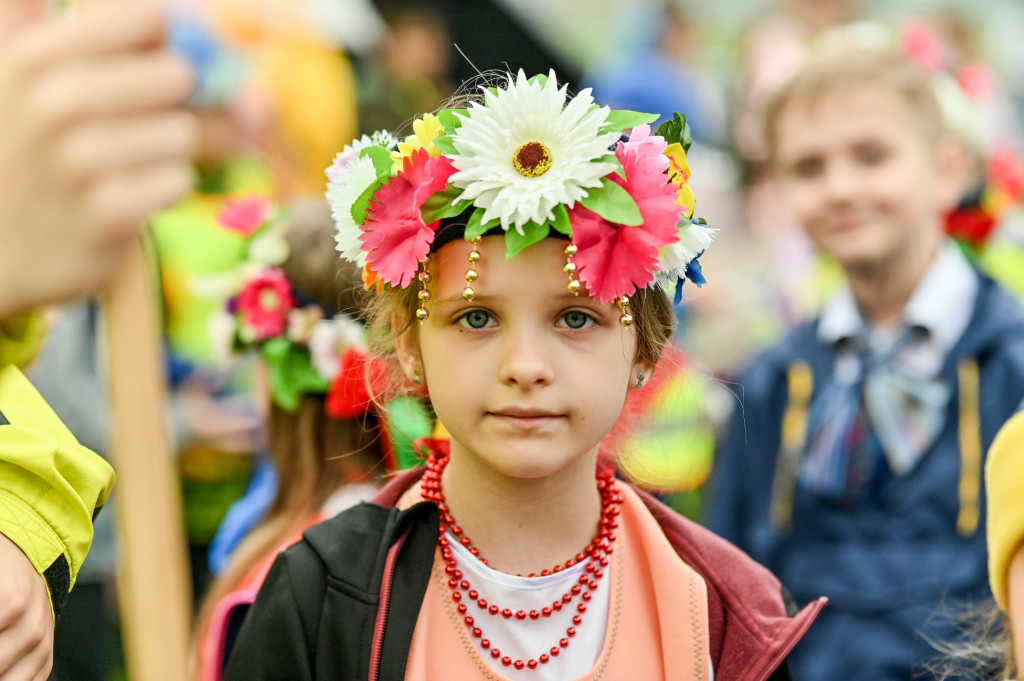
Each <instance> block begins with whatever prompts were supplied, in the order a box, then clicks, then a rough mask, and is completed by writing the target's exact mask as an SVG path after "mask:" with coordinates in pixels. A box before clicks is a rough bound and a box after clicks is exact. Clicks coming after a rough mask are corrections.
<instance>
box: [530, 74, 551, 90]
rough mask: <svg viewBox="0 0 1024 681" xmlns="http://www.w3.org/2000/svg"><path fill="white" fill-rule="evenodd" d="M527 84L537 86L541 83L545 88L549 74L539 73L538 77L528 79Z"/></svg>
mask: <svg viewBox="0 0 1024 681" xmlns="http://www.w3.org/2000/svg"><path fill="white" fill-rule="evenodd" d="M526 82H527V83H529V84H530V85H536V84H537V83H540V86H541V87H544V86H545V85H547V84H548V77H547V74H544V73H538V74H537V75H536V76H530V77H529V78H527V79H526Z"/></svg>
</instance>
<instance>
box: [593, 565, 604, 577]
mask: <svg viewBox="0 0 1024 681" xmlns="http://www.w3.org/2000/svg"><path fill="white" fill-rule="evenodd" d="M594 576H595V577H597V578H598V579H601V578H602V577H604V570H602V569H601V568H597V569H596V570H594Z"/></svg>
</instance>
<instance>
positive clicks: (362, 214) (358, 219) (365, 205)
mask: <svg viewBox="0 0 1024 681" xmlns="http://www.w3.org/2000/svg"><path fill="white" fill-rule="evenodd" d="M390 179H391V176H390V175H384V176H382V177H378V178H377V180H376V181H375V182H371V183H370V186H369V187H367V188H366V189H364V190H363V193H362V194H360V195H359V198H358V199H356V200H355V201H354V202H353V203H352V221H353V222H355V223H356V224H357V225H362V224H364V223H365V222H366V213H367V211H369V210H370V200H371V199H372V198H373V195H374V194H376V193H377V190H378V189H380V188H381V187H383V186H384V185H385V184H387V183H388V180H390Z"/></svg>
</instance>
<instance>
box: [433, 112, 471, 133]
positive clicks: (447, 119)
mask: <svg viewBox="0 0 1024 681" xmlns="http://www.w3.org/2000/svg"><path fill="white" fill-rule="evenodd" d="M457 114H461V115H462V116H468V115H469V110H468V109H443V110H442V111H441V112H440V113H439V114H437V119H438V120H439V121H441V125H443V126H444V131H445V134H447V133H450V132H451V131H452V130H455V129H457V128H459V127H461V126H462V119H461V118H459V116H458V115H457Z"/></svg>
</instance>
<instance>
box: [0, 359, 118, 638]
mask: <svg viewBox="0 0 1024 681" xmlns="http://www.w3.org/2000/svg"><path fill="white" fill-rule="evenodd" d="M113 484H114V471H113V469H112V468H111V467H110V465H109V464H108V463H107V462H106V461H104V460H103V459H102V458H100V457H99V456H98V455H96V454H94V453H93V452H92V451H90V450H88V449H86V448H85V447H83V446H82V445H80V444H79V443H78V441H77V440H76V439H75V437H74V435H72V434H71V431H69V430H68V429H67V428H66V427H65V426H64V424H63V423H61V421H60V419H59V418H57V415H56V414H55V413H54V412H53V410H52V409H50V407H49V406H48V405H47V404H46V402H45V401H44V400H43V398H42V397H41V396H40V395H39V393H37V392H36V390H35V388H33V387H32V384H31V383H29V381H28V379H27V378H25V376H24V375H23V374H22V373H21V372H20V371H19V370H18V369H17V368H15V367H14V366H12V365H7V366H0V532H2V533H3V534H5V535H7V536H8V537H9V538H10V539H11V540H12V541H14V543H16V544H17V545H18V546H19V547H20V548H21V549H22V551H24V552H25V555H27V556H28V558H29V560H30V561H31V562H32V565H34V566H35V568H36V570H37V571H38V572H39V574H40V575H42V576H43V578H44V579H45V581H46V584H47V587H48V588H49V591H50V603H51V605H52V607H53V614H54V617H55V618H56V617H57V616H58V615H59V614H60V611H61V608H62V607H63V605H64V602H65V600H66V599H67V595H68V593H69V592H70V590H71V587H72V586H73V585H74V583H75V578H76V577H77V576H78V570H79V568H80V567H81V565H82V561H83V560H85V555H86V553H87V552H88V551H89V545H90V544H91V543H92V521H93V518H94V517H95V515H96V513H97V512H98V511H99V509H100V508H101V507H102V506H103V504H104V503H106V500H107V497H108V496H109V495H110V490H111V488H112V487H113Z"/></svg>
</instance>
